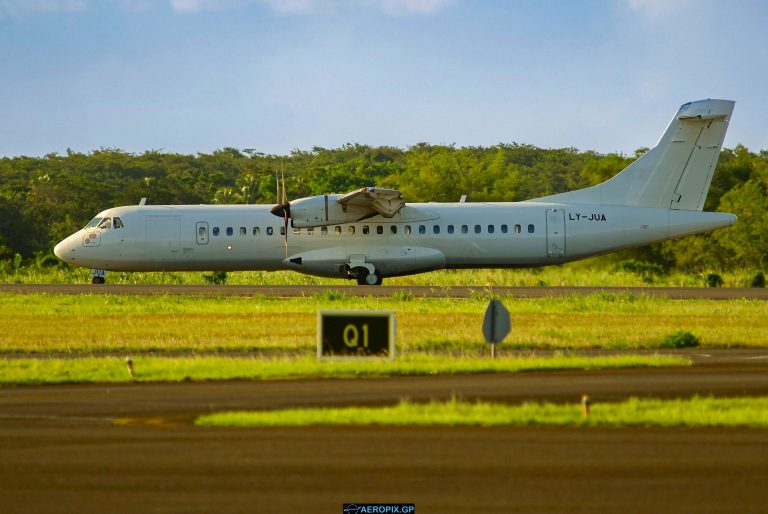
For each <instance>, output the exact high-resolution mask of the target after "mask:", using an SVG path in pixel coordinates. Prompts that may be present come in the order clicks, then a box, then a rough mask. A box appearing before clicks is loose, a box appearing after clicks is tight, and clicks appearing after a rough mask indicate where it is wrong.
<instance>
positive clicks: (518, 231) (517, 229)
mask: <svg viewBox="0 0 768 514" xmlns="http://www.w3.org/2000/svg"><path fill="white" fill-rule="evenodd" d="M521 230H522V227H521V226H520V225H515V234H519V233H520V231H521Z"/></svg>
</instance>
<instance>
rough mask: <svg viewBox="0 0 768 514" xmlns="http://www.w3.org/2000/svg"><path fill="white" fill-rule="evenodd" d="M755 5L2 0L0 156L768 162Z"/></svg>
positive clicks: (765, 15) (762, 37) (760, 7)
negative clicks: (726, 115) (230, 154)
mask: <svg viewBox="0 0 768 514" xmlns="http://www.w3.org/2000/svg"><path fill="white" fill-rule="evenodd" d="M766 27H768V2H763V1H760V0H752V1H749V0H745V1H733V2H724V1H714V0H603V1H561V2H556V1H522V0H521V1H511V0H510V1H502V0H498V1H483V0H475V1H469V0H0V155H5V156H14V155H44V154H47V153H49V152H58V153H63V152H65V151H66V149H67V148H71V149H73V150H75V151H83V152H88V151H91V150H94V149H98V148H100V147H112V148H122V149H125V150H127V151H130V152H143V151H145V150H160V149H162V150H163V151H167V152H182V153H196V152H210V151H212V150H215V149H217V148H223V147H225V146H231V147H235V148H241V149H242V148H255V149H257V150H258V151H262V152H265V153H278V154H280V153H287V152H290V151H291V150H292V149H296V148H298V149H302V150H307V149H311V148H312V147H313V146H323V147H337V146H340V145H342V144H345V143H348V142H351V143H362V144H370V145H393V146H400V147H407V146H409V145H413V144H416V143H419V142H429V143H446V144H456V145H457V146H470V145H474V146H489V145H494V144H496V143H499V142H503V143H511V142H518V143H528V144H533V145H537V146H541V147H547V148H555V147H576V148H578V149H580V150H596V151H599V152H614V151H618V152H624V153H628V154H629V153H632V152H633V151H634V150H635V149H636V148H638V147H641V146H652V145H653V144H654V143H655V141H656V140H657V139H658V137H659V136H660V135H661V132H662V131H663V129H664V127H665V126H666V124H667V123H668V122H669V120H670V118H671V117H672V115H673V114H674V113H675V111H676V109H677V107H678V106H679V105H680V104H682V103H684V102H686V101H689V100H696V99H701V98H708V97H709V98H727V99H733V100H736V101H737V104H736V110H735V113H734V116H733V119H732V122H731V127H730V129H729V132H728V135H727V137H726V141H725V146H728V147H733V146H734V145H735V144H737V143H741V144H744V145H746V146H747V147H749V148H750V149H751V150H753V151H757V150H760V149H768V123H766V122H767V121H768V98H767V97H766V94H767V92H768V65H767V63H768V29H766Z"/></svg>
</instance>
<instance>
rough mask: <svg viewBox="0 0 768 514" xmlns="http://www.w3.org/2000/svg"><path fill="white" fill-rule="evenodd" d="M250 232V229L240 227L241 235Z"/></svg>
mask: <svg viewBox="0 0 768 514" xmlns="http://www.w3.org/2000/svg"><path fill="white" fill-rule="evenodd" d="M247 233H248V231H247V230H246V229H245V227H240V235H241V236H244V235H246V234H247Z"/></svg>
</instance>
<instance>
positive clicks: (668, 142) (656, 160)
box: [532, 100, 735, 211]
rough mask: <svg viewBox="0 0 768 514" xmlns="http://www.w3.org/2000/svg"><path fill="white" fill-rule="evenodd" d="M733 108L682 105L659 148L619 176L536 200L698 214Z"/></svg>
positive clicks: (711, 103) (723, 103) (724, 103)
mask: <svg viewBox="0 0 768 514" xmlns="http://www.w3.org/2000/svg"><path fill="white" fill-rule="evenodd" d="M734 104H735V102H733V101H731V100H699V101H696V102H688V103H686V104H683V105H682V106H681V107H680V109H679V110H678V111H677V114H675V117H674V118H672V121H671V122H670V124H669V126H668V127H667V130H666V131H664V134H663V135H662V136H661V139H659V142H658V143H656V146H654V147H653V148H651V149H650V150H649V151H648V152H647V153H645V154H644V155H643V156H642V157H640V158H639V159H637V160H636V161H635V162H633V163H632V164H630V165H629V166H627V167H626V168H624V170H623V171H622V172H621V173H619V174H618V175H616V176H615V177H613V178H611V179H610V180H608V181H606V182H603V183H602V184H599V185H597V186H593V187H589V188H586V189H580V190H578V191H571V192H569V193H561V194H556V195H551V196H547V197H545V198H537V199H536V200H532V201H534V202H563V203H582V204H598V205H627V206H633V207H653V208H663V209H680V210H699V211H700V210H702V209H703V208H704V201H705V200H706V198H707V192H708V191H709V186H710V184H711V182H712V174H713V173H714V171H715V165H716V164H717V159H718V157H719V156H720V148H721V147H722V145H723V139H724V138H725V131H726V130H727V128H728V122H729V120H730V118H731V113H732V112H733V106H734Z"/></svg>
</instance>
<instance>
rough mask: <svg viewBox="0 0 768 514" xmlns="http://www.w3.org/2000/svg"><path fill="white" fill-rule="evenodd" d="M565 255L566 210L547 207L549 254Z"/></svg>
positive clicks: (550, 255)
mask: <svg viewBox="0 0 768 514" xmlns="http://www.w3.org/2000/svg"><path fill="white" fill-rule="evenodd" d="M563 255H565V210H563V209H547V256H548V257H562V256H563Z"/></svg>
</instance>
